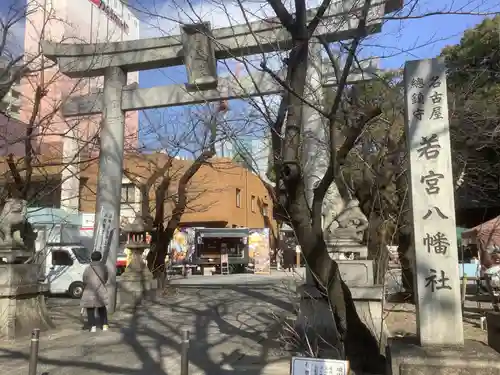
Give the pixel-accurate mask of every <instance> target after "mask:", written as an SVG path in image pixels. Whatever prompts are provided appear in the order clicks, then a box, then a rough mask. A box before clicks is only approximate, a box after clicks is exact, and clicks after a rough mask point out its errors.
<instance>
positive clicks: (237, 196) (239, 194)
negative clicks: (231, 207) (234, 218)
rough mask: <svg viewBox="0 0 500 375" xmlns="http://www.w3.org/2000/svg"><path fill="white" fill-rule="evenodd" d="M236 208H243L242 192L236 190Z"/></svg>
mask: <svg viewBox="0 0 500 375" xmlns="http://www.w3.org/2000/svg"><path fill="white" fill-rule="evenodd" d="M236 207H241V190H240V189H236Z"/></svg>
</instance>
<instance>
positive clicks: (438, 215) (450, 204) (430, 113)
mask: <svg viewBox="0 0 500 375" xmlns="http://www.w3.org/2000/svg"><path fill="white" fill-rule="evenodd" d="M404 83H405V127H406V129H405V130H406V137H407V138H406V139H407V147H408V152H409V160H410V165H409V172H410V187H411V191H410V194H411V210H412V218H413V222H412V224H413V225H412V229H413V236H412V245H413V246H414V249H415V259H414V264H415V269H416V274H417V282H416V289H417V290H416V292H417V294H418V299H417V305H418V311H419V314H418V321H417V325H418V332H419V333H418V335H419V339H420V343H421V345H422V346H429V345H448V344H452V345H463V324H462V311H461V296H460V274H459V268H458V267H457V264H458V251H457V240H456V235H457V234H456V222H455V200H454V189H453V178H452V175H451V171H452V157H451V144H450V143H451V142H450V125H449V120H448V98H447V85H446V66H445V61H444V60H443V59H440V58H438V59H426V60H419V61H409V62H407V63H406V64H405V72H404Z"/></svg>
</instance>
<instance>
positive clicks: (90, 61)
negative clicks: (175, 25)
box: [42, 0, 402, 311]
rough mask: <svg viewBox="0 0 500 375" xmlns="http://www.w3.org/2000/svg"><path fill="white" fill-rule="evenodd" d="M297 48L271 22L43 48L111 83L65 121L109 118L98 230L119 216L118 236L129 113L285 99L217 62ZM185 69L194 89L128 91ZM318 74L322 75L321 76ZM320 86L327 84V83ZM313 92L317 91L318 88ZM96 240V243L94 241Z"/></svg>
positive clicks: (351, 32)
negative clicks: (131, 78) (143, 73)
mask: <svg viewBox="0 0 500 375" xmlns="http://www.w3.org/2000/svg"><path fill="white" fill-rule="evenodd" d="M364 4H365V1H364V0H347V1H337V2H335V3H333V4H331V6H330V8H329V9H328V10H327V11H326V12H325V16H324V18H323V19H322V21H321V22H320V24H319V26H318V28H317V29H316V33H315V36H320V35H321V36H322V37H323V38H324V40H326V41H327V42H329V43H331V42H335V41H340V40H347V39H352V38H353V37H355V36H357V33H358V30H357V28H358V24H359V17H358V15H359V14H361V9H362V7H363V6H364ZM401 5H402V4H401V1H400V0H389V1H383V0H382V1H378V2H374V3H373V4H372V5H371V7H370V11H369V13H368V17H367V22H366V25H367V26H366V33H367V34H370V33H377V32H380V30H381V25H382V18H383V16H384V14H387V13H391V12H393V11H395V10H397V9H400V7H401ZM315 13H316V9H311V10H310V11H309V15H308V17H309V19H312V17H313V16H314V14H315ZM290 41H291V36H290V34H289V33H288V32H287V31H286V29H285V28H283V27H282V26H281V24H280V22H279V20H277V19H276V18H271V19H266V20H262V21H256V22H251V23H249V24H246V25H238V26H234V27H225V28H218V29H214V30H211V28H210V25H209V24H208V23H200V24H195V25H183V26H182V34H181V35H176V36H169V37H161V38H151V39H143V40H132V41H125V42H114V43H97V44H64V43H51V42H44V43H43V45H42V47H43V53H44V55H45V56H46V57H47V58H49V59H51V60H53V61H56V62H57V63H58V66H59V69H60V71H61V73H63V74H65V75H66V76H68V77H71V78H84V77H99V76H104V88H103V90H102V92H99V93H96V94H90V95H86V96H83V97H76V98H69V100H68V101H67V103H66V104H65V105H64V107H63V115H65V116H67V117H69V116H84V115H92V114H98V113H102V114H103V120H104V121H103V126H102V129H101V132H100V157H99V179H98V186H97V202H96V223H99V220H100V218H99V216H100V214H101V213H104V214H113V220H112V223H111V230H115V231H116V230H118V229H119V214H120V189H121V183H122V168H123V147H124V146H123V143H124V122H125V112H126V111H132V110H140V109H149V108H160V107H169V106H179V105H187V104H196V103H204V102H213V101H219V100H224V99H233V98H244V97H255V96H263V95H271V94H278V93H280V92H282V90H283V87H282V86H281V85H279V84H278V83H277V82H275V81H274V80H273V79H271V77H270V76H268V75H267V74H265V73H255V74H253V75H252V76H249V77H245V78H240V79H236V78H226V79H220V78H218V77H217V63H216V61H217V59H225V58H232V57H243V56H248V55H253V54H259V53H262V52H272V51H279V50H288V49H289V48H290ZM320 61H321V60H320ZM183 64H185V65H186V67H187V71H188V83H187V84H181V85H166V86H158V87H152V88H135V87H127V86H126V81H127V72H130V71H140V70H147V69H159V68H165V67H170V66H177V65H183ZM311 65H314V64H311ZM320 65H321V64H320ZM313 74H318V71H317V69H316V72H314V73H313ZM367 78H369V76H368V75H366V74H363V72H353V73H352V75H351V77H350V81H351V82H353V81H357V80H358V81H359V80H364V79H367ZM317 81H318V82H321V80H320V79H318V80H317ZM309 82H310V81H309ZM328 84H330V86H334V85H336V82H334V80H331V79H330V81H329V83H328V82H327V83H326V85H327V86H328ZM228 87H229V88H230V89H229V90H228ZM309 91H311V92H314V90H313V89H311V90H309ZM309 109H310V110H313V109H312V108H309ZM313 111H314V110H313ZM306 112H307V111H306ZM314 112H316V111H314ZM310 117H311V119H313V120H311V121H308V124H306V127H308V128H309V131H310V132H312V133H315V134H318V133H321V131H322V130H320V128H321V121H320V120H321V119H319V120H318V116H317V115H316V116H310ZM96 233H97V231H95V232H94V236H95V235H96ZM96 240H97V239H96V238H95V237H94V242H96ZM117 249H118V236H116V235H115V236H113V237H112V242H111V246H110V249H109V255H108V256H107V259H106V264H107V266H108V268H109V269H110V271H111V272H110V281H109V288H110V293H111V296H114V295H116V276H115V275H116V273H115V272H114V270H115V267H116V265H115V262H116V256H117ZM111 301H112V302H111V304H110V311H114V308H115V306H114V304H115V302H114V301H115V299H114V298H111Z"/></svg>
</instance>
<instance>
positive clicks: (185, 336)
mask: <svg viewBox="0 0 500 375" xmlns="http://www.w3.org/2000/svg"><path fill="white" fill-rule="evenodd" d="M188 357H189V330H188V329H187V328H184V329H183V330H182V343H181V375H188V374H189V358H188ZM30 375H31V374H30Z"/></svg>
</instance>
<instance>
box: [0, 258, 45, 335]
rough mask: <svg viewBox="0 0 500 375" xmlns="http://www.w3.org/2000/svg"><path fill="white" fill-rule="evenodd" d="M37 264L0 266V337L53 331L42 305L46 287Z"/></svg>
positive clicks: (43, 304)
mask: <svg viewBox="0 0 500 375" xmlns="http://www.w3.org/2000/svg"><path fill="white" fill-rule="evenodd" d="M39 267H40V265H38V264H0V336H1V337H3V338H7V339H15V338H17V337H28V336H29V334H30V332H31V331H32V330H33V329H34V328H39V329H41V330H42V331H43V330H47V329H49V328H54V325H53V323H52V321H51V319H50V317H49V314H48V311H47V307H46V304H45V297H44V294H45V293H46V292H47V291H48V285H47V284H41V283H39V280H38V275H39Z"/></svg>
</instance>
